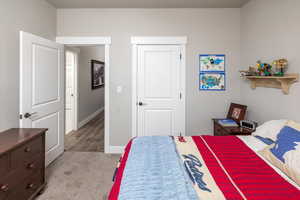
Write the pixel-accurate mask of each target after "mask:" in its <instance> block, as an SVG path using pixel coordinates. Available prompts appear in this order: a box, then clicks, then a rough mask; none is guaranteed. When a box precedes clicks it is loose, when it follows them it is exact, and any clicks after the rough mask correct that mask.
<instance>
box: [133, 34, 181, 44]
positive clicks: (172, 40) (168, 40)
mask: <svg viewBox="0 0 300 200" xmlns="http://www.w3.org/2000/svg"><path fill="white" fill-rule="evenodd" d="M186 43H187V37H186V36H182V37H131V44H152V45H155V44H165V45H167V44H170V45H172V44H173V45H176V44H186Z"/></svg>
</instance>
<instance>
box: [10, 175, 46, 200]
mask: <svg viewBox="0 0 300 200" xmlns="http://www.w3.org/2000/svg"><path fill="white" fill-rule="evenodd" d="M43 181H44V178H43V175H42V170H39V171H38V172H37V173H36V174H34V175H33V176H31V177H29V178H27V179H25V180H24V181H23V182H22V183H21V184H19V185H18V186H17V187H16V188H15V189H14V192H12V193H9V196H8V198H7V200H25V199H29V198H30V197H31V196H32V195H33V194H34V193H36V191H37V190H38V189H39V188H40V187H41V186H42V185H43Z"/></svg>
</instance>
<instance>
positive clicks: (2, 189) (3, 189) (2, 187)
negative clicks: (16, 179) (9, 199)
mask: <svg viewBox="0 0 300 200" xmlns="http://www.w3.org/2000/svg"><path fill="white" fill-rule="evenodd" d="M0 190H1V192H7V191H8V185H7V184H5V185H1V187H0Z"/></svg>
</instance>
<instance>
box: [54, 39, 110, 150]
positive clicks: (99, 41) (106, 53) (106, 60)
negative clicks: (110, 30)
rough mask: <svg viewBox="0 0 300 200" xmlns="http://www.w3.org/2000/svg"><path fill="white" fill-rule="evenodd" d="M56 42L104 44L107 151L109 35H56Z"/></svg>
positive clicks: (105, 143)
mask: <svg viewBox="0 0 300 200" xmlns="http://www.w3.org/2000/svg"><path fill="white" fill-rule="evenodd" d="M56 42H58V43H61V44H64V45H70V46H92V45H104V46H105V84H104V87H105V100H104V102H105V111H104V112H105V115H104V117H105V124H104V126H105V129H104V152H105V153H109V130H110V129H109V70H110V45H111V37H68V36H66V37H56Z"/></svg>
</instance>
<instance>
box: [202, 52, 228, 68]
mask: <svg viewBox="0 0 300 200" xmlns="http://www.w3.org/2000/svg"><path fill="white" fill-rule="evenodd" d="M211 60H212V61H211ZM199 71H200V72H210V73H215V72H224V73H225V71H226V55H225V54H200V55H199Z"/></svg>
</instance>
